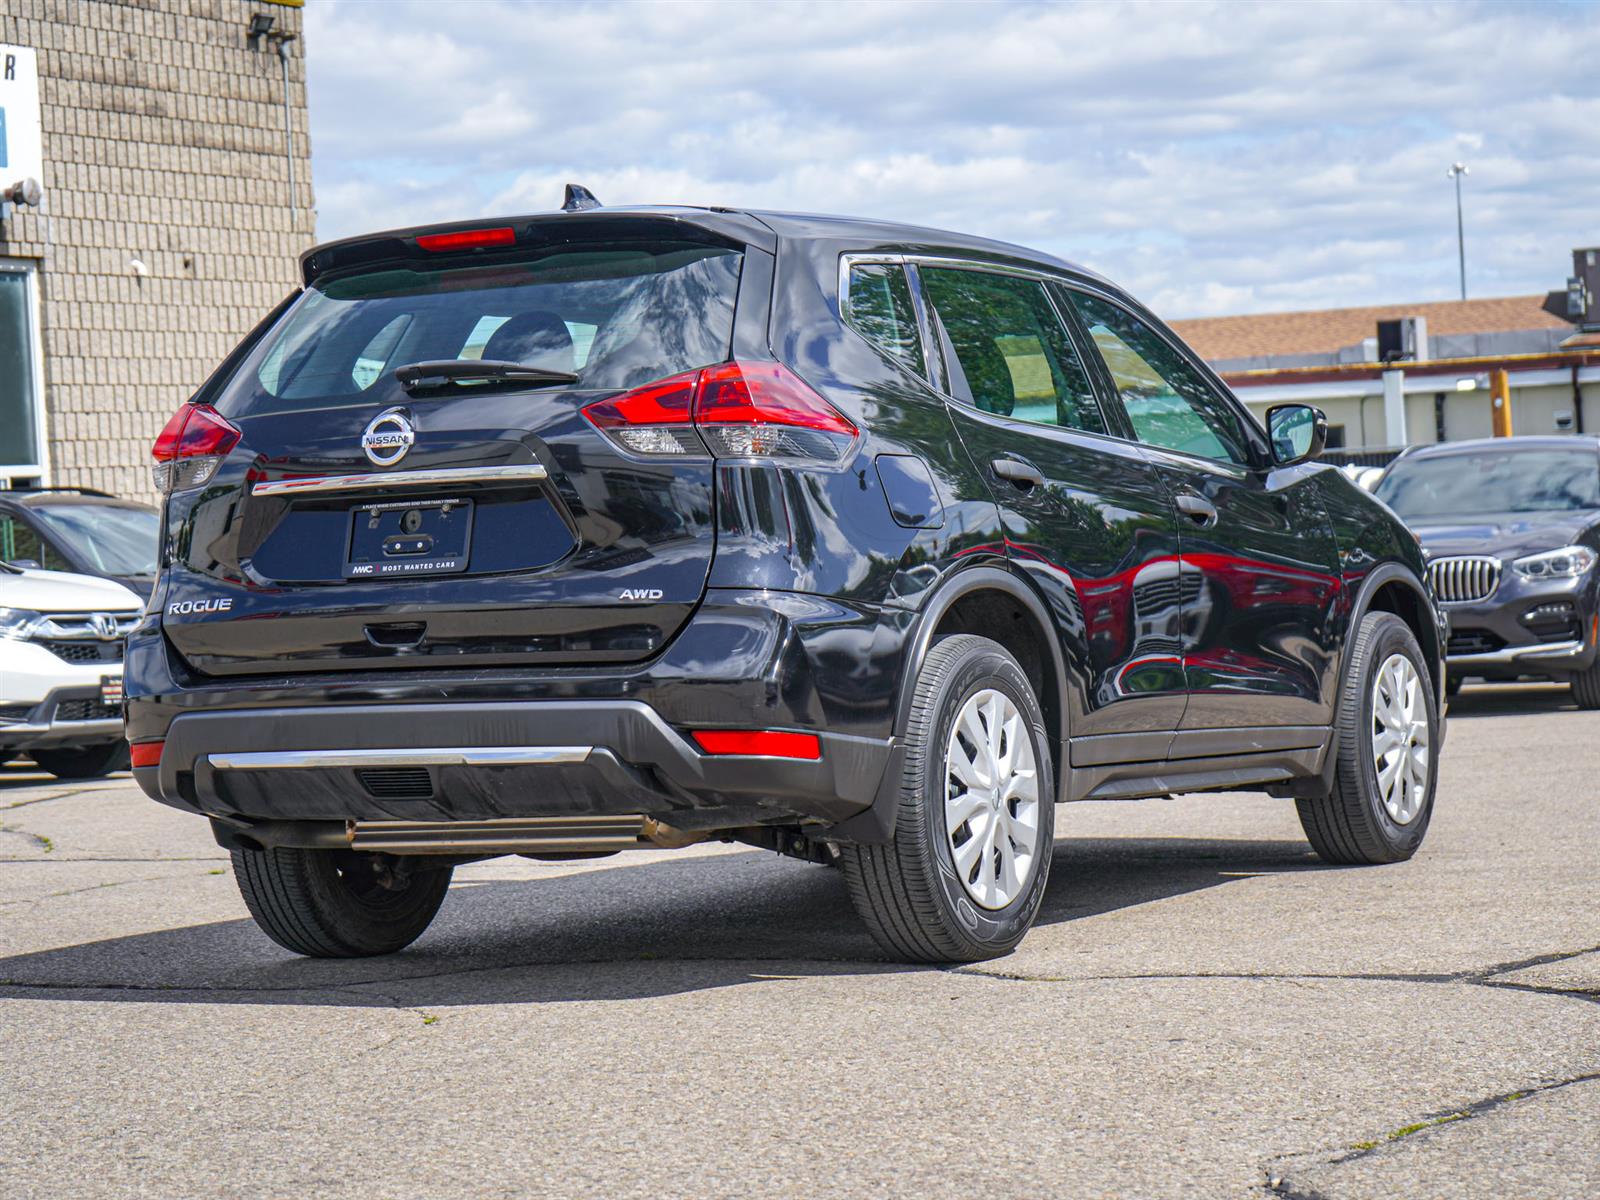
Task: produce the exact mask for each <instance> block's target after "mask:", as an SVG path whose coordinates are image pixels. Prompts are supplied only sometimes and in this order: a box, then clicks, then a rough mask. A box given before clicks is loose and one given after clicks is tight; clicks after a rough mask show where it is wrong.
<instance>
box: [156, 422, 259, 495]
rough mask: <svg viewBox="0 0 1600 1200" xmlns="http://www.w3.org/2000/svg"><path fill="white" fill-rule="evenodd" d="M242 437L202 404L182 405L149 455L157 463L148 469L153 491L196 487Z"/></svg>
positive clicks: (212, 471) (210, 475)
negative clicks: (154, 487) (154, 489)
mask: <svg viewBox="0 0 1600 1200" xmlns="http://www.w3.org/2000/svg"><path fill="white" fill-rule="evenodd" d="M242 436H243V435H242V434H241V433H240V432H239V430H238V429H237V428H236V427H235V426H234V425H233V423H232V422H230V421H229V420H228V419H227V418H225V417H223V416H221V415H220V414H219V413H218V412H217V410H216V409H214V408H210V407H208V406H206V405H203V404H185V405H183V406H182V407H181V408H179V409H178V411H177V412H175V413H173V414H172V420H170V421H168V422H167V425H166V428H165V429H163V430H162V431H161V433H160V435H159V436H158V437H157V438H156V444H155V448H154V449H153V450H152V451H151V454H152V455H154V456H155V460H156V463H155V466H154V467H152V468H151V469H150V470H151V477H152V478H153V479H154V480H155V485H156V491H158V492H163V493H165V492H177V491H182V490H183V489H184V488H192V487H199V486H200V485H201V484H202V483H204V482H205V481H206V480H208V479H210V478H211V477H212V476H213V475H215V474H216V473H217V468H218V467H219V466H221V465H222V460H223V459H224V458H226V457H227V455H228V451H230V450H232V449H233V448H234V447H235V446H237V445H238V444H239V438H240V437H242Z"/></svg>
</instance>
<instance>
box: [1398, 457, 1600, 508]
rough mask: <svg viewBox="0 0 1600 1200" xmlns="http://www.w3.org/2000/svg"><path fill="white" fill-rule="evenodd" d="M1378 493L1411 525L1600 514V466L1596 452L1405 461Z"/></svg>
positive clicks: (1403, 459) (1401, 462)
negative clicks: (1496, 516) (1488, 516)
mask: <svg viewBox="0 0 1600 1200" xmlns="http://www.w3.org/2000/svg"><path fill="white" fill-rule="evenodd" d="M1376 492H1377V496H1378V498H1379V499H1380V500H1383V501H1386V502H1387V503H1388V505H1389V506H1390V507H1391V508H1393V509H1394V510H1395V512H1397V513H1399V514H1400V515H1401V516H1402V517H1404V518H1406V519H1407V520H1408V521H1409V520H1413V519H1419V518H1424V517H1464V516H1478V515H1482V514H1485V513H1511V512H1566V511H1568V510H1577V509H1589V508H1600V460H1597V459H1596V458H1595V452H1594V451H1593V450H1592V449H1574V450H1512V451H1489V452H1486V453H1483V454H1445V455H1440V456H1438V457H1437V458H1412V459H1405V458H1402V459H1401V460H1400V461H1398V462H1397V463H1395V464H1394V466H1392V467H1390V468H1389V472H1388V474H1386V475H1385V476H1384V477H1383V479H1382V480H1380V481H1379V483H1378V486H1377V489H1376Z"/></svg>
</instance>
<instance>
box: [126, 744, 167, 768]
mask: <svg viewBox="0 0 1600 1200" xmlns="http://www.w3.org/2000/svg"><path fill="white" fill-rule="evenodd" d="M165 746H166V742H134V743H133V744H132V745H131V746H129V747H128V757H129V758H130V759H132V761H133V765H134V766H136V767H158V766H160V765H161V751H162V748H163V747H165Z"/></svg>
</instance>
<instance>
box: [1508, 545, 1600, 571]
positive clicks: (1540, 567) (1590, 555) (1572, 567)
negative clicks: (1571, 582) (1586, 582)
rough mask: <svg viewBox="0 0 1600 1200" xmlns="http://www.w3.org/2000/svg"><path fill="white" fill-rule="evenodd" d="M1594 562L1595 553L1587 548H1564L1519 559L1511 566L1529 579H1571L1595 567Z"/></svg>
mask: <svg viewBox="0 0 1600 1200" xmlns="http://www.w3.org/2000/svg"><path fill="white" fill-rule="evenodd" d="M1594 560H1595V553H1594V551H1593V550H1591V549H1589V547H1587V546H1563V547H1561V549H1559V550H1546V551H1545V552H1544V553H1542V554H1530V555H1528V557H1526V558H1519V559H1517V561H1516V562H1514V563H1512V564H1511V565H1512V567H1513V568H1515V570H1516V572H1517V574H1519V575H1524V576H1526V577H1527V578H1529V579H1571V578H1573V577H1574V576H1576V575H1582V574H1583V573H1584V572H1585V571H1587V570H1588V569H1589V568H1590V567H1592V566H1594Z"/></svg>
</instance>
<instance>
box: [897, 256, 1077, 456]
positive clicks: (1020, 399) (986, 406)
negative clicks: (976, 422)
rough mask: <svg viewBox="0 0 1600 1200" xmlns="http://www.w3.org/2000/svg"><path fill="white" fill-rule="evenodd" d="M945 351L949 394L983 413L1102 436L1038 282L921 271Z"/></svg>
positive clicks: (973, 273)
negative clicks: (948, 359)
mask: <svg viewBox="0 0 1600 1200" xmlns="http://www.w3.org/2000/svg"><path fill="white" fill-rule="evenodd" d="M918 274H919V275H920V276H921V278H922V283H923V287H924V288H925V289H926V291H927V295H928V301H929V303H930V304H932V306H933V309H934V311H935V313H937V314H938V318H939V322H940V324H941V325H942V327H943V330H944V336H945V338H947V339H948V341H949V346H948V350H949V351H950V353H951V355H952V356H953V358H954V361H953V362H951V363H950V364H949V366H950V389H951V394H952V395H954V396H955V398H956V399H957V400H963V401H965V402H967V403H969V404H971V405H972V406H973V407H975V408H978V409H980V410H982V411H983V412H989V413H994V414H996V415H997V416H1002V417H1013V418H1015V419H1017V420H1019V421H1033V422H1035V423H1037V424H1040V425H1058V426H1061V427H1062V428H1065V429H1080V430H1085V431H1087V432H1090V433H1104V432H1105V431H1106V427H1105V422H1104V420H1103V419H1102V417H1101V415H1100V408H1099V405H1098V404H1097V403H1096V402H1095V397H1094V387H1093V385H1092V384H1091V382H1090V379H1089V372H1088V371H1087V370H1086V369H1085V368H1084V365H1083V360H1082V359H1080V358H1079V357H1078V353H1077V351H1076V350H1075V349H1074V348H1073V345H1072V341H1071V339H1070V338H1069V337H1068V336H1067V331H1066V329H1065V328H1064V327H1063V326H1062V324H1061V320H1060V318H1059V317H1058V316H1057V315H1056V311H1055V309H1054V308H1053V307H1052V306H1051V304H1050V300H1049V298H1048V297H1047V296H1046V295H1045V290H1044V285H1043V284H1042V283H1040V282H1039V281H1038V280H1036V279H1026V278H1023V277H1021V276H1017V275H1001V274H996V273H994V272H991V271H972V270H962V269H959V268H947V267H923V268H921V269H920V270H919V271H918Z"/></svg>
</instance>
